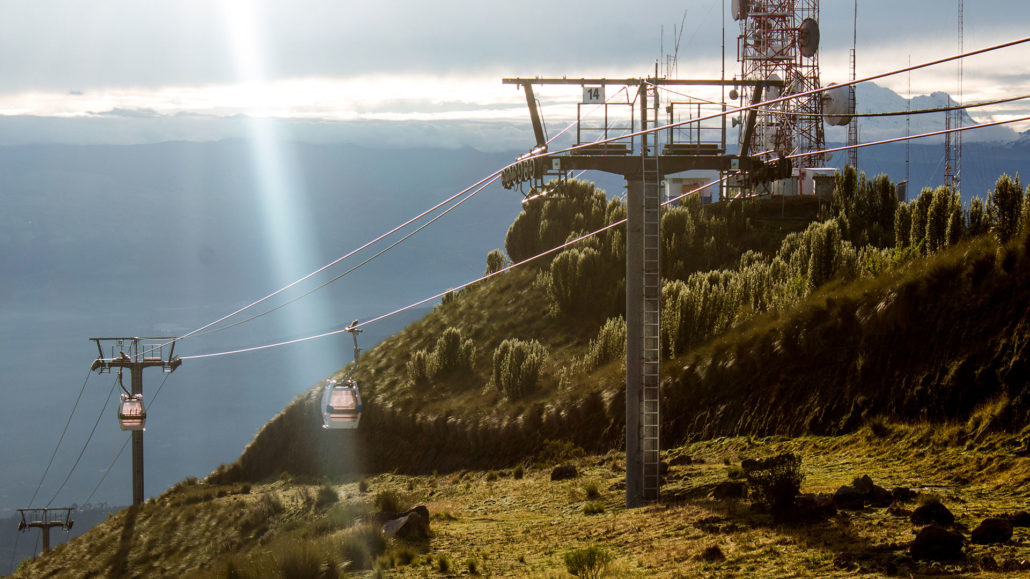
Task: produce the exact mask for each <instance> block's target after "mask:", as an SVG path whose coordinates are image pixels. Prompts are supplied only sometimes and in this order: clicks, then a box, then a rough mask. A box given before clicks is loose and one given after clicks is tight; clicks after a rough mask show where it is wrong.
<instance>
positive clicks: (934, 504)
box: [910, 501, 955, 525]
mask: <svg viewBox="0 0 1030 579" xmlns="http://www.w3.org/2000/svg"><path fill="white" fill-rule="evenodd" d="M910 520H911V521H912V524H914V525H929V524H930V523H937V524H940V525H950V524H952V523H954V522H955V515H953V514H951V511H949V510H948V507H946V506H944V505H943V504H941V503H940V501H930V502H928V503H926V504H925V505H922V506H919V507H916V510H914V511H912V516H911V517H910Z"/></svg>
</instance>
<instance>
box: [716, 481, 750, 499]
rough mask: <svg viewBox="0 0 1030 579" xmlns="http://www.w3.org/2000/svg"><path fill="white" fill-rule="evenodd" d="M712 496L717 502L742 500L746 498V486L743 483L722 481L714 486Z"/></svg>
mask: <svg viewBox="0 0 1030 579" xmlns="http://www.w3.org/2000/svg"><path fill="white" fill-rule="evenodd" d="M712 496H713V497H715V499H716V500H718V501H725V500H730V499H743V498H745V497H747V484H745V483H744V482H743V481H735V480H724V481H722V482H721V483H719V484H717V485H715V489H714V490H713V491H712Z"/></svg>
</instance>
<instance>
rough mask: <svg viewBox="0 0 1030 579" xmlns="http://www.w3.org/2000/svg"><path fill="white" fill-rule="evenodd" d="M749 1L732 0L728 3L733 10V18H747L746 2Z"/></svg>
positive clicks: (748, 0) (748, 1)
mask: <svg viewBox="0 0 1030 579" xmlns="http://www.w3.org/2000/svg"><path fill="white" fill-rule="evenodd" d="M750 3H751V1H750V0H733V3H732V4H731V5H730V6H731V10H732V11H733V19H734V20H743V19H745V18H747V12H748V4H750Z"/></svg>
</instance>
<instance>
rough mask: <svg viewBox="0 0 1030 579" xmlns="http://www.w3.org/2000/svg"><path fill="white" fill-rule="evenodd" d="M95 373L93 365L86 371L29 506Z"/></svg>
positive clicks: (41, 484) (48, 470) (34, 499)
mask: <svg viewBox="0 0 1030 579" xmlns="http://www.w3.org/2000/svg"><path fill="white" fill-rule="evenodd" d="M92 374H93V367H92V366H90V369H89V370H88V371H87V372H86V379H85V380H83V381H82V388H80V389H79V396H78V398H76V399H75V404H73V405H72V411H71V412H70V413H69V414H68V420H67V421H66V422H65V423H64V430H62V431H61V436H60V437H59V438H58V439H57V444H56V445H55V446H54V452H52V453H50V461H49V462H47V465H46V468H45V469H43V476H41V477H39V484H38V485H36V490H35V491H34V492H33V493H32V498H31V499H29V506H30V507H31V506H32V503H34V502H35V501H36V495H38V494H39V489H40V488H41V487H42V486H43V481H44V480H46V475H47V473H49V472H50V467H51V466H52V465H53V464H54V457H55V456H57V450H58V449H59V448H61V442H62V441H63V440H64V435H65V434H67V433H68V426H69V425H70V424H71V423H72V416H75V410H76V409H77V408H78V407H79V401H81V400H82V393H83V392H85V391H86V384H87V383H88V382H89V377H90V376H91V375H92Z"/></svg>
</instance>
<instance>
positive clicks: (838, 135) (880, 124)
mask: <svg viewBox="0 0 1030 579" xmlns="http://www.w3.org/2000/svg"><path fill="white" fill-rule="evenodd" d="M855 101H856V109H857V111H858V113H860V114H865V113H885V112H899V111H900V112H904V111H907V110H912V111H919V110H923V109H934V108H940V107H946V106H951V105H955V104H956V102H955V101H954V100H953V99H952V98H951V96H950V95H949V94H948V93H945V92H934V93H931V94H929V95H920V96H916V97H913V98H912V99H911V108H909V99H906V98H904V97H902V96H901V95H899V94H897V93H896V92H894V91H892V90H891V89H889V88H885V87H882V86H879V85H877V84H875V83H871V82H865V83H862V84H860V85H858V90H857V93H856V95H855ZM967 104H968V102H967ZM970 111H973V114H975V115H976V117H977V119H979V120H975V119H974V118H973V117H971V116H970V115H969V112H970ZM907 118H908V119H910V123H911V124H910V128H909V129H908V134H912V135H916V134H921V133H930V132H934V131H940V130H943V129H944V128H945V113H943V112H936V113H924V114H917V113H913V114H911V115H908V116H907ZM905 120H906V115H899V116H889V117H860V118H859V120H858V127H859V129H858V130H859V140H860V141H863V142H868V141H877V140H880V139H889V138H892V137H903V136H905V135H906V128H905ZM990 120H991V119H990V108H989V107H984V108H978V109H967V110H964V111H962V125H963V126H970V125H975V124H977V123H978V122H986V121H990ZM1020 137H1021V136H1020V134H1019V133H1017V132H1016V131H1014V130H1012V129H1011V128H1009V127H1007V126H1004V125H1002V126H997V127H988V128H984V129H975V130H971V131H964V132H963V133H962V140H963V142H966V143H983V142H992V143H997V142H1002V143H1007V142H1011V141H1015V140H1017V139H1019V138H1020ZM1022 138H1024V139H1030V137H1027V136H1026V135H1025V134H1024V135H1023V137H1022ZM943 140H944V137H943V136H937V137H928V138H925V139H920V140H919V141H917V142H919V143H934V142H942V141H943ZM826 141H827V142H830V143H843V142H846V141H847V127H831V126H827V127H826Z"/></svg>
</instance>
